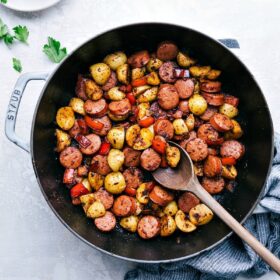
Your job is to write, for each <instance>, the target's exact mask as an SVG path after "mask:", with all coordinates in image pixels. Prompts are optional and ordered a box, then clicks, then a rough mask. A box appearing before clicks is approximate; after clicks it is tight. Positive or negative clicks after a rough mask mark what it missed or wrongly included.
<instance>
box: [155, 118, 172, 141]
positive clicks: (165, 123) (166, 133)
mask: <svg viewBox="0 0 280 280" xmlns="http://www.w3.org/2000/svg"><path fill="white" fill-rule="evenodd" d="M154 130H155V134H156V135H160V136H162V137H164V138H165V139H167V140H170V139H172V138H173V136H174V127H173V124H172V123H171V122H170V121H169V120H157V121H156V122H155V124H154Z"/></svg>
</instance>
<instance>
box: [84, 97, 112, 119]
mask: <svg viewBox="0 0 280 280" xmlns="http://www.w3.org/2000/svg"><path fill="white" fill-rule="evenodd" d="M84 108H85V111H86V113H87V114H90V115H93V116H99V117H101V116H102V115H104V114H105V113H106V112H107V108H108V105H107V103H106V100H105V99H103V98H102V99H99V100H97V101H93V100H87V101H86V102H85V104H84Z"/></svg>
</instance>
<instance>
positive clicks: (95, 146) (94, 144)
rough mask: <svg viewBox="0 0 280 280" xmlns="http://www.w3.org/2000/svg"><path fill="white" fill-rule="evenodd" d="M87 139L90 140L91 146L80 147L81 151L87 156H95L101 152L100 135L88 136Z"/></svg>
mask: <svg viewBox="0 0 280 280" xmlns="http://www.w3.org/2000/svg"><path fill="white" fill-rule="evenodd" d="M86 137H87V139H89V140H90V142H91V144H90V145H89V146H88V147H86V148H83V147H80V150H81V152H82V153H83V154H85V155H93V154H95V153H96V152H97V151H98V150H99V148H100V146H101V139H100V137H99V136H98V135H96V134H93V133H92V134H88V135H87V136H86Z"/></svg>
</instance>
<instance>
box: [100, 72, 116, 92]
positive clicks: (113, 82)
mask: <svg viewBox="0 0 280 280" xmlns="http://www.w3.org/2000/svg"><path fill="white" fill-rule="evenodd" d="M117 83H118V80H117V75H116V73H115V72H114V71H111V75H110V77H109V79H108V80H107V82H106V83H105V85H103V86H102V89H103V90H105V91H108V90H110V89H111V88H113V87H114V86H116V84H117Z"/></svg>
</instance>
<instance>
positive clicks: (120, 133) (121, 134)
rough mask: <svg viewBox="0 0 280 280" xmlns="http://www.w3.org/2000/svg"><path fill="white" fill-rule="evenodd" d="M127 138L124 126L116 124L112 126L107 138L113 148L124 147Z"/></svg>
mask: <svg viewBox="0 0 280 280" xmlns="http://www.w3.org/2000/svg"><path fill="white" fill-rule="evenodd" d="M124 139H125V131H124V127H122V126H115V127H113V128H111V129H110V130H109V132H108V134H107V140H108V141H109V142H110V144H111V145H112V147H113V148H115V149H119V150H120V149H122V147H123V144H124Z"/></svg>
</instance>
